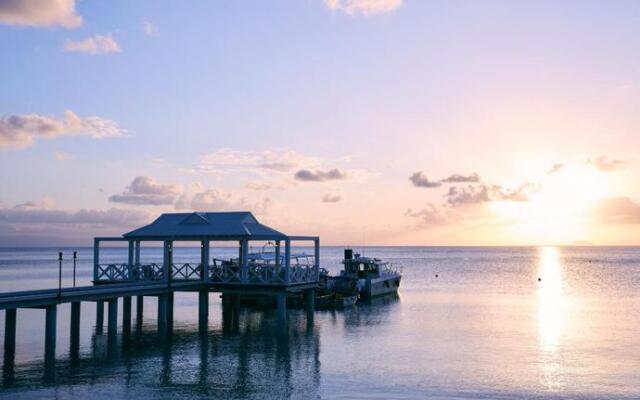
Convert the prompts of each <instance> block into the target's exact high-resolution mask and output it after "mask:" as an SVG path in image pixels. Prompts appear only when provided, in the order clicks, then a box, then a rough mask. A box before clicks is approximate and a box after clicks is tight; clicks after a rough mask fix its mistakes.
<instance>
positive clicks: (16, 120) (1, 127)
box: [0, 110, 125, 148]
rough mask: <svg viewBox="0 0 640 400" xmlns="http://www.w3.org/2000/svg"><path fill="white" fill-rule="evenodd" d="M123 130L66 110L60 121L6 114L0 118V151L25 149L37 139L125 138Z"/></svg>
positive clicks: (26, 115)
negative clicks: (66, 137)
mask: <svg viewBox="0 0 640 400" xmlns="http://www.w3.org/2000/svg"><path fill="white" fill-rule="evenodd" d="M124 133H125V130H124V129H122V128H120V127H119V126H118V124H116V123H115V122H114V121H112V120H109V119H104V118H100V117H95V116H90V117H79V116H78V115H76V114H75V113H74V112H73V111H69V110H67V111H65V112H64V117H63V118H55V117H49V116H46V115H40V114H25V115H9V116H6V117H2V118H1V119H0V148H2V147H13V148H25V147H29V146H31V145H32V144H33V142H34V141H35V140H36V139H53V138H56V137H61V136H89V137H91V138H94V139H102V138H107V137H116V136H122V135H124Z"/></svg>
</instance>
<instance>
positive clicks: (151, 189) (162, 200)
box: [109, 176, 181, 206]
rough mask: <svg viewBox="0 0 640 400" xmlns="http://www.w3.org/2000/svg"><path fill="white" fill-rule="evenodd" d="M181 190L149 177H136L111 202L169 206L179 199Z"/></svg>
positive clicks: (111, 198) (110, 199)
mask: <svg viewBox="0 0 640 400" xmlns="http://www.w3.org/2000/svg"><path fill="white" fill-rule="evenodd" d="M180 192H181V190H180V187H179V186H178V185H172V184H167V185H165V184H160V183H157V182H156V181H155V180H154V179H153V178H150V177H147V176H138V177H136V178H135V179H134V180H133V181H132V182H131V184H130V185H129V186H128V187H127V188H126V190H125V191H124V192H122V194H114V195H112V196H110V197H109V201H111V202H114V203H127V204H133V205H152V206H159V205H169V204H173V202H174V201H175V200H176V199H177V197H178V195H179V194H180Z"/></svg>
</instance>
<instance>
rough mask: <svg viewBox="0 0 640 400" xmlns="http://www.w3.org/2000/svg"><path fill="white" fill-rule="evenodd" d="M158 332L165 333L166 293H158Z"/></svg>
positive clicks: (162, 334) (163, 334)
mask: <svg viewBox="0 0 640 400" xmlns="http://www.w3.org/2000/svg"><path fill="white" fill-rule="evenodd" d="M158 334H159V335H160V336H163V337H164V336H165V335H166V334H167V295H166V294H161V295H158Z"/></svg>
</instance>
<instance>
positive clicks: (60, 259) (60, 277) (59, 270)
mask: <svg viewBox="0 0 640 400" xmlns="http://www.w3.org/2000/svg"><path fill="white" fill-rule="evenodd" d="M61 298H62V252H59V253H58V301H60V299H61Z"/></svg>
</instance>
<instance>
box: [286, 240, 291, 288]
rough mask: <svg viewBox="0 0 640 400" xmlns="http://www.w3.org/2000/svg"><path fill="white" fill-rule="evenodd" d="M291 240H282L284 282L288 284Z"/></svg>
mask: <svg viewBox="0 0 640 400" xmlns="http://www.w3.org/2000/svg"><path fill="white" fill-rule="evenodd" d="M290 269H291V240H289V239H287V240H285V241H284V283H285V285H288V284H289V282H290V279H291V271H290Z"/></svg>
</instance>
